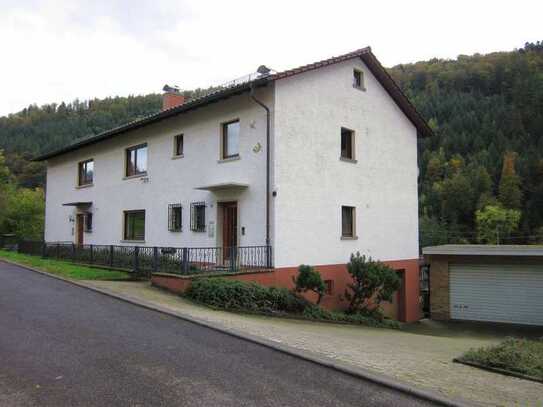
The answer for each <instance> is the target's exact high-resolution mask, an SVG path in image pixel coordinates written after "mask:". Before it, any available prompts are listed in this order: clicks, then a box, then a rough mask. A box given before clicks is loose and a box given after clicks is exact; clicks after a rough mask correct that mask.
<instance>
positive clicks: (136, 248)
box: [134, 246, 140, 274]
mask: <svg viewBox="0 0 543 407" xmlns="http://www.w3.org/2000/svg"><path fill="white" fill-rule="evenodd" d="M139 252H140V247H139V246H134V273H136V274H138V270H139Z"/></svg>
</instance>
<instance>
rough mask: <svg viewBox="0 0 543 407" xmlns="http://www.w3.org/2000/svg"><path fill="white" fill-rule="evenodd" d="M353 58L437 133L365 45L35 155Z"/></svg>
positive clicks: (419, 123)
mask: <svg viewBox="0 0 543 407" xmlns="http://www.w3.org/2000/svg"><path fill="white" fill-rule="evenodd" d="M353 58H361V59H362V61H363V62H364V63H365V64H366V65H367V67H368V69H369V70H370V71H371V73H372V74H373V75H374V76H375V78H376V79H377V80H378V81H379V83H380V84H381V85H382V86H383V88H384V89H385V90H386V91H387V92H388V94H389V95H390V97H392V99H393V100H394V101H395V102H396V104H397V105H398V107H399V108H400V109H401V110H402V112H403V113H404V114H405V115H406V116H407V117H408V118H409V120H410V121H411V122H412V123H413V125H414V126H415V127H416V128H417V132H418V134H419V136H420V137H428V136H431V135H432V134H433V133H432V130H431V129H430V127H429V126H428V123H427V122H426V120H424V119H423V118H422V116H421V115H420V114H419V113H418V112H417V110H416V109H415V107H414V106H413V105H412V104H411V102H410V101H409V99H408V98H407V97H406V96H405V95H404V93H403V92H402V91H401V89H400V88H399V87H398V85H397V84H396V82H394V80H393V79H392V77H391V76H390V75H389V74H388V72H387V71H386V69H385V68H384V67H383V66H382V65H381V64H380V63H379V61H378V60H377V58H376V57H375V55H373V53H372V52H371V48H370V47H366V48H361V49H359V50H356V51H353V52H349V53H348V54H343V55H340V56H337V57H332V58H329V59H325V60H322V61H319V62H314V63H312V64H309V65H304V66H300V67H298V68H294V69H289V70H286V71H283V72H278V73H274V74H272V75H268V76H262V77H258V78H256V79H251V80H248V81H247V82H244V83H237V84H235V85H233V86H228V87H226V88H223V89H220V90H217V91H215V92H212V93H210V94H207V95H205V96H202V97H200V98H196V99H192V100H190V101H188V102H186V103H184V104H182V105H180V106H175V107H172V108H170V109H167V110H163V111H160V112H158V113H154V114H151V115H149V116H146V117H143V118H141V119H137V120H134V121H132V122H129V123H126V124H123V125H121V126H119V127H115V128H113V129H111V130H107V131H105V132H102V133H100V134H97V135H92V136H89V137H85V138H82V139H78V140H76V141H74V142H73V143H71V144H68V145H67V146H65V147H62V148H60V149H57V150H54V151H51V152H48V153H45V154H42V155H40V156H38V157H35V158H34V159H33V160H34V161H44V160H47V159H49V158H53V157H57V156H59V155H62V154H66V153H69V152H71V151H75V150H78V149H80V148H82V147H85V146H88V145H91V144H95V143H98V142H100V141H103V140H107V139H110V138H112V137H115V136H117V135H119V134H123V133H126V132H128V131H131V130H135V129H138V128H141V127H144V126H147V125H149V124H152V123H156V122H158V121H160V120H163V119H167V118H169V117H173V116H176V115H178V114H182V113H186V112H189V111H191V110H194V109H197V108H200V107H204V106H207V105H209V104H211V103H215V102H218V101H221V100H224V99H227V98H230V97H232V96H235V95H240V94H242V93H244V92H248V91H250V89H251V88H253V87H262V86H266V85H267V84H268V83H270V82H273V81H277V80H281V79H284V78H289V77H291V76H294V75H298V74H301V73H304V72H308V71H312V70H315V69H319V68H323V67H325V66H329V65H333V64H337V63H340V62H343V61H347V60H349V59H353Z"/></svg>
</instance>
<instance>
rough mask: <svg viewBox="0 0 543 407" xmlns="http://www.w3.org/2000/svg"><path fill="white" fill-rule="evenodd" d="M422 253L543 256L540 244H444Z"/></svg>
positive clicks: (425, 248)
mask: <svg viewBox="0 0 543 407" xmlns="http://www.w3.org/2000/svg"><path fill="white" fill-rule="evenodd" d="M422 254H443V255H450V256H543V246H540V245H507V244H504V245H487V244H444V245H441V246H429V247H424V248H423V249H422Z"/></svg>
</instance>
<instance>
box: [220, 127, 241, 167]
mask: <svg viewBox="0 0 543 407" xmlns="http://www.w3.org/2000/svg"><path fill="white" fill-rule="evenodd" d="M238 156H239V120H235V121H231V122H228V123H223V125H222V158H223V159H224V158H234V157H238Z"/></svg>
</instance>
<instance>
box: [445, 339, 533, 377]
mask: <svg viewBox="0 0 543 407" xmlns="http://www.w3.org/2000/svg"><path fill="white" fill-rule="evenodd" d="M454 361H455V362H458V363H464V364H467V365H470V366H474V367H478V368H482V369H486V370H491V371H493V372H496V373H502V374H506V375H509V376H516V377H520V378H523V379H527V380H533V381H537V382H540V383H543V339H535V340H530V339H519V338H508V339H506V340H505V341H503V342H502V343H500V344H499V345H495V346H489V347H484V348H479V349H471V350H469V351H468V352H466V353H465V354H464V355H462V356H461V357H459V358H457V359H455V360H454Z"/></svg>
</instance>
